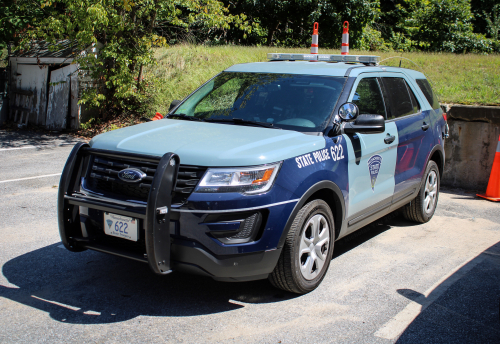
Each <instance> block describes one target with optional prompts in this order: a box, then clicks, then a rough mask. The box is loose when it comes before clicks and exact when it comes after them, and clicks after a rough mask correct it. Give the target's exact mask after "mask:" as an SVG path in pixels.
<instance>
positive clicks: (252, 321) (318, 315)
mask: <svg viewBox="0 0 500 344" xmlns="http://www.w3.org/2000/svg"><path fill="white" fill-rule="evenodd" d="M74 142H75V140H74V139H72V138H71V137H67V136H43V135H36V134H22V133H9V132H6V131H0V266H1V272H2V274H1V275H0V343H24V342H26V343H28V342H29V343H39V342H40V343H41V342H49V343H58V342H64V343H66V342H71V341H77V342H90V343H93V342H96V343H97V342H99V343H123V342H172V343H182V342H221V343H234V342H236V343H299V342H301V343H499V342H500V322H499V301H500V204H498V203H493V202H489V201H485V200H480V199H477V198H475V197H474V194H472V193H465V192H463V191H460V190H446V189H442V190H441V194H440V198H439V205H438V208H437V212H436V214H435V216H434V218H433V219H432V220H431V221H430V222H429V223H427V224H424V225H415V224H412V223H409V222H406V221H404V220H403V219H402V218H400V217H398V216H390V217H388V218H386V219H384V220H381V221H379V222H377V223H376V224H373V225H371V226H369V227H367V228H364V229H362V230H361V232H360V233H355V234H354V235H352V236H350V237H348V238H346V239H344V240H341V241H339V242H337V243H335V253H334V259H333V260H332V262H331V265H330V269H329V272H328V274H327V276H326V278H325V279H324V281H323V283H322V284H321V285H320V287H319V288H318V289H317V290H315V291H313V292H311V293H309V294H307V295H303V296H297V295H293V294H289V293H284V292H282V291H279V290H276V289H274V288H273V287H272V286H271V285H270V284H269V283H268V282H267V281H256V282H248V283H221V282H216V281H213V280H211V279H208V278H202V277H197V276H191V275H183V274H180V273H175V272H174V273H172V274H170V275H168V276H164V277H161V276H155V275H153V274H152V273H151V272H150V271H149V268H148V267H147V266H146V265H145V264H143V263H140V262H134V261H129V260H126V259H122V258H118V257H114V256H110V255H106V254H102V253H98V252H93V251H85V252H82V253H71V252H69V251H67V250H66V249H64V248H61V242H60V239H59V233H58V228H57V221H56V196H57V186H58V182H59V175H58V174H59V173H61V171H62V168H63V166H64V163H65V160H66V158H67V156H68V154H69V152H70V150H71V147H72V145H73V144H74Z"/></svg>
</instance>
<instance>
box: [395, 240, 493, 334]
mask: <svg viewBox="0 0 500 344" xmlns="http://www.w3.org/2000/svg"><path fill="white" fill-rule="evenodd" d="M398 293H399V294H401V295H403V296H404V297H406V298H408V299H410V300H412V301H414V302H416V303H419V304H420V305H422V311H421V312H420V314H419V315H418V316H417V317H416V318H415V320H413V321H412V322H411V324H410V325H409V326H408V327H407V328H406V330H405V331H404V332H403V334H402V335H401V336H400V337H399V339H398V341H397V343H399V344H402V343H412V344H415V343H500V318H499V311H500V310H499V308H500V243H497V244H495V245H493V246H491V247H490V248H488V249H487V250H485V251H483V252H482V253H481V254H480V255H479V256H477V257H476V258H474V259H473V260H471V261H470V262H468V263H467V264H465V265H464V266H462V267H461V268H460V269H459V270H457V271H456V272H455V273H454V274H453V275H451V276H450V277H448V278H447V279H446V280H444V281H443V282H442V283H441V284H440V285H439V286H437V287H436V288H435V289H434V290H433V291H432V292H431V293H430V294H429V295H428V296H427V297H426V296H425V295H422V294H420V293H418V292H416V291H413V290H409V289H400V290H398Z"/></svg>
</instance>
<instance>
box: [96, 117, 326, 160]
mask: <svg viewBox="0 0 500 344" xmlns="http://www.w3.org/2000/svg"><path fill="white" fill-rule="evenodd" d="M90 146H91V147H92V148H97V149H107V150H112V151H121V152H129V153H139V154H146V155H154V156H159V157H161V156H163V155H164V154H165V153H168V152H172V153H175V154H177V155H178V156H179V158H180V160H181V164H183V165H197V166H210V167H215V166H220V167H226V166H253V165H261V164H268V163H273V162H277V161H280V160H285V159H288V158H292V157H295V156H298V155H302V154H306V153H310V152H311V151H315V150H318V149H321V148H324V147H325V139H324V138H323V137H322V136H312V135H306V134H303V133H299V132H296V131H290V130H279V129H268V128H259V127H251V126H241V125H232V124H220V123H207V122H193V121H185V120H174V119H162V120H159V121H153V122H147V123H143V124H138V125H134V126H131V127H126V128H123V129H118V130H113V131H110V132H107V133H104V134H100V135H98V136H96V137H94V138H93V139H92V140H91V141H90Z"/></svg>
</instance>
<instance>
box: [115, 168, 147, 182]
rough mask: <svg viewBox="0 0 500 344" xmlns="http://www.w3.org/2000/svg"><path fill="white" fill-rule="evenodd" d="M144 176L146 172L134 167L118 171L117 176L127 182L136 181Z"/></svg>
mask: <svg viewBox="0 0 500 344" xmlns="http://www.w3.org/2000/svg"><path fill="white" fill-rule="evenodd" d="M144 177H146V173H144V172H142V171H141V170H138V169H135V168H127V169H125V170H121V171H120V172H118V178H120V179H121V180H123V181H124V182H128V183H137V182H140V181H141V180H143V179H144Z"/></svg>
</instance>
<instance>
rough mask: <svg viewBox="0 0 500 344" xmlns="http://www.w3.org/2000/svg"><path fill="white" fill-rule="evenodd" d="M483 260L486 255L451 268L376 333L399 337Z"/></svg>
mask: <svg viewBox="0 0 500 344" xmlns="http://www.w3.org/2000/svg"><path fill="white" fill-rule="evenodd" d="M483 260H484V257H480V258H478V257H477V256H475V257H473V258H471V259H469V260H467V261H466V262H464V263H463V264H460V265H459V266H458V267H456V268H455V269H453V270H451V271H450V272H449V273H447V274H446V276H444V277H442V278H441V279H440V280H439V281H437V282H436V283H434V285H433V286H432V287H430V288H429V289H427V290H426V292H425V293H424V294H423V295H422V296H419V297H418V298H417V299H415V300H416V301H412V302H410V303H409V304H408V305H407V306H406V307H405V308H404V309H403V310H402V311H401V312H399V313H398V314H397V315H396V316H395V317H394V318H392V319H391V320H389V321H388V322H387V323H385V325H384V326H382V327H381V328H380V329H379V330H378V331H377V332H375V334H374V335H375V336H376V337H379V338H384V339H391V340H394V339H396V338H397V337H399V336H400V335H401V334H402V333H403V332H404V331H405V330H406V328H407V327H408V326H409V325H410V324H411V323H412V322H413V320H415V318H416V317H417V316H418V315H419V314H420V313H422V312H423V311H424V310H425V309H426V308H427V307H429V306H430V305H431V304H432V303H433V302H434V301H436V300H437V299H438V298H439V297H440V296H441V295H442V294H443V293H444V292H445V291H446V290H447V289H448V288H449V287H451V286H452V285H453V284H454V283H455V282H457V281H458V280H459V279H461V278H462V277H464V276H465V275H466V274H467V273H468V272H469V271H470V270H472V269H473V268H474V267H475V266H476V265H478V264H479V263H481V262H482V261H483Z"/></svg>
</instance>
